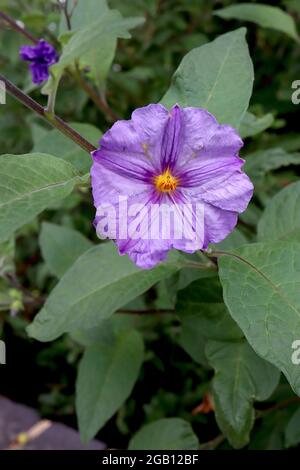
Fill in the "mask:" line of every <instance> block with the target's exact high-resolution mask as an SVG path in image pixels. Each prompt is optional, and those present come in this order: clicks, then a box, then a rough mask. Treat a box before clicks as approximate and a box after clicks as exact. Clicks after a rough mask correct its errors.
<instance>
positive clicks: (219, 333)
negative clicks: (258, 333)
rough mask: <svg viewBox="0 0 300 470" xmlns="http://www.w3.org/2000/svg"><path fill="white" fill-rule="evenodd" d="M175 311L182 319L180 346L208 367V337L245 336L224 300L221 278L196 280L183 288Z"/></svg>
mask: <svg viewBox="0 0 300 470" xmlns="http://www.w3.org/2000/svg"><path fill="white" fill-rule="evenodd" d="M176 312H177V314H178V315H179V318H180V321H181V331H180V335H179V338H178V342H179V345H180V346H181V347H182V348H183V349H184V350H185V351H186V352H187V353H188V354H189V355H190V356H191V358H192V359H193V360H194V361H196V362H198V363H199V364H202V365H204V366H206V367H207V366H208V363H207V359H206V355H205V346H206V343H207V340H208V339H217V340H229V341H230V340H232V339H238V338H241V337H243V333H242V331H241V330H240V329H239V327H238V326H237V324H236V323H235V322H234V321H233V320H232V318H231V316H230V315H229V313H228V310H227V308H226V306H225V305H224V303H223V299H222V288H221V286H220V283H219V281H218V279H203V280H201V281H197V282H193V284H191V285H190V286H189V287H188V288H186V289H184V290H183V291H180V292H179V293H178V300H177V304H176Z"/></svg>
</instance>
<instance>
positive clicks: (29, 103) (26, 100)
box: [0, 74, 96, 153]
mask: <svg viewBox="0 0 300 470" xmlns="http://www.w3.org/2000/svg"><path fill="white" fill-rule="evenodd" d="M0 80H1V81H2V82H3V83H4V84H5V87H6V91H7V92H8V93H9V94H10V95H11V96H13V97H14V98H16V99H17V100H18V101H20V102H21V103H22V104H24V105H25V106H26V107H27V108H29V109H30V110H32V111H34V112H35V113H37V114H38V115H39V116H41V117H42V118H44V119H45V120H46V121H47V122H49V123H50V124H51V125H52V126H53V127H55V128H56V129H58V130H59V131H60V132H62V133H63V134H64V135H66V136H67V137H69V139H71V140H73V142H75V143H76V144H77V145H79V146H80V147H81V148H82V149H83V150H85V151H86V152H88V153H91V152H93V151H94V150H96V147H94V145H92V144H91V143H90V142H88V141H87V140H86V139H85V138H84V137H82V135H80V134H79V133H78V132H77V131H75V130H74V129H72V127H70V126H69V125H68V124H67V123H66V122H65V121H63V120H62V119H61V118H60V117H58V116H56V115H51V114H48V113H47V112H46V110H45V109H44V108H43V106H41V105H40V104H39V103H37V102H36V101H35V100H33V99H32V98H31V97H30V96H28V95H26V94H25V93H23V91H22V90H20V89H19V88H18V87H16V86H15V85H14V84H13V83H11V82H10V81H9V80H8V79H7V78H5V77H4V76H3V75H2V74H0Z"/></svg>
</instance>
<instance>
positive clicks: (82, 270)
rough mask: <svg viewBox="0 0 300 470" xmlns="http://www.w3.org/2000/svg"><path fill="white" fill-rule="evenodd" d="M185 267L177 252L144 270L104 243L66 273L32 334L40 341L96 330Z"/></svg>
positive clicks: (31, 329) (80, 259)
mask: <svg viewBox="0 0 300 470" xmlns="http://www.w3.org/2000/svg"><path fill="white" fill-rule="evenodd" d="M181 266H182V265H181V257H180V255H179V254H177V253H175V252H174V253H171V254H170V256H169V260H168V261H167V262H165V263H162V264H160V265H159V266H157V267H156V268H154V269H151V270H141V269H138V268H137V267H136V266H135V265H134V264H133V262H132V261H130V260H129V258H128V257H127V256H120V255H119V254H118V251H117V248H116V246H115V245H114V244H113V243H112V242H109V243H102V244H100V245H98V246H96V247H94V248H91V249H90V250H89V251H87V252H86V253H84V254H83V255H82V256H81V257H80V258H79V259H78V260H77V261H76V262H75V263H74V264H73V266H71V268H70V269H69V271H67V272H66V273H65V275H64V276H63V277H62V279H61V280H60V282H59V283H58V285H57V286H56V287H55V288H54V290H53V291H52V292H51V294H50V296H49V297H48V299H47V301H46V303H45V306H44V308H43V309H42V310H41V311H40V312H39V314H38V315H37V316H36V317H35V319H34V321H33V323H32V324H31V325H30V326H29V328H28V332H29V334H30V336H32V337H34V338H36V339H39V340H40V341H51V340H53V339H55V338H57V337H58V336H60V335H61V334H63V333H65V332H69V331H73V330H76V329H80V328H83V329H86V328H92V327H95V326H97V325H98V324H99V323H100V321H101V320H103V319H105V318H108V317H110V316H111V315H112V314H113V312H115V311H116V310H117V309H118V308H120V307H122V306H123V305H125V304H126V303H128V302H129V301H130V300H132V299H134V298H136V297H137V296H138V295H140V294H142V293H143V292H146V291H147V290H148V289H149V288H150V287H151V286H153V285H154V284H156V283H157V282H158V281H160V280H161V279H164V278H166V277H168V276H170V275H172V274H173V273H175V272H176V271H178V270H179V269H180V268H181Z"/></svg>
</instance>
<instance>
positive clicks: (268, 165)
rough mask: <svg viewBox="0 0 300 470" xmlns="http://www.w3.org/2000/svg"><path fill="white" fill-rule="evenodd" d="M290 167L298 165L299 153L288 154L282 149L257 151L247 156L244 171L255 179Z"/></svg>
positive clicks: (299, 163)
mask: <svg viewBox="0 0 300 470" xmlns="http://www.w3.org/2000/svg"><path fill="white" fill-rule="evenodd" d="M290 165H300V153H299V152H294V153H288V152H287V151H286V150H284V149H282V148H270V149H265V150H258V151H257V152H254V153H251V154H249V155H247V158H246V163H245V166H244V171H245V172H246V173H247V174H248V175H249V176H250V177H251V178H255V179H259V178H262V177H263V176H264V175H265V174H266V173H268V172H270V171H274V170H277V169H278V168H282V167H285V166H290Z"/></svg>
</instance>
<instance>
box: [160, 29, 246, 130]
mask: <svg viewBox="0 0 300 470" xmlns="http://www.w3.org/2000/svg"><path fill="white" fill-rule="evenodd" d="M245 35H246V29H245V28H240V29H237V30H236V31H232V32H230V33H226V34H223V35H222V36H219V37H218V38H217V39H215V40H214V41H212V42H210V43H208V44H205V45H204V46H201V47H198V48H196V49H193V50H192V51H191V52H189V53H188V54H187V55H186V56H185V57H184V58H183V60H182V62H181V64H180V65H179V67H178V69H177V70H176V72H175V74H174V76H173V79H172V84H171V87H170V89H169V90H168V91H167V93H166V95H165V96H164V97H163V99H162V103H163V104H164V105H165V106H167V107H171V106H172V105H173V104H175V103H178V104H180V105H181V106H196V107H200V108H205V109H207V110H208V111H210V112H211V113H212V114H213V115H214V116H215V117H216V118H217V119H218V121H219V122H221V123H226V124H231V125H232V126H235V127H238V126H239V125H240V122H241V120H242V119H243V117H244V115H245V113H246V111H247V108H248V105H249V100H250V97H251V93H252V86H253V80H254V74H253V65H252V61H251V58H250V55H249V51H248V46H247V42H246V40H245Z"/></svg>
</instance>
